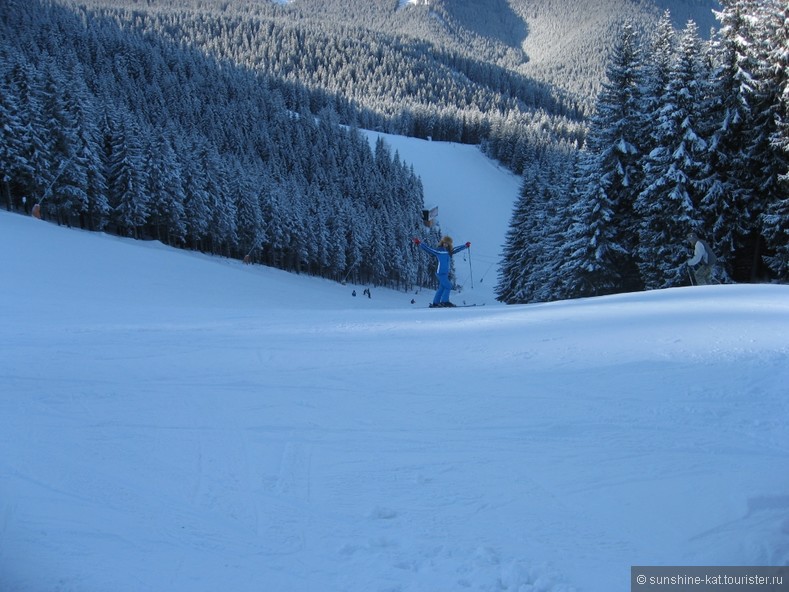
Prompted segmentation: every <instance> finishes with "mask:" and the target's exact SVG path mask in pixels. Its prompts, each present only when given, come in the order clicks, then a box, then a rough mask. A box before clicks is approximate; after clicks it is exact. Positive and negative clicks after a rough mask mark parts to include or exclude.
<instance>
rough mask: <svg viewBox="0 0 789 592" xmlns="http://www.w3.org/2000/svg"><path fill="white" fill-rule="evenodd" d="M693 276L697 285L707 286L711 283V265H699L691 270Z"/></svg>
mask: <svg viewBox="0 0 789 592" xmlns="http://www.w3.org/2000/svg"><path fill="white" fill-rule="evenodd" d="M693 278H694V280H695V282H696V285H697V286H708V285H709V284H711V283H712V265H703V264H702V265H699V266H698V267H696V268H695V269H694V270H693Z"/></svg>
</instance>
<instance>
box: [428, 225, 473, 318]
mask: <svg viewBox="0 0 789 592" xmlns="http://www.w3.org/2000/svg"><path fill="white" fill-rule="evenodd" d="M414 244H415V245H417V246H419V248H420V249H422V250H423V251H426V252H427V253H430V254H431V255H433V256H434V257H435V258H436V260H437V261H438V267H437V268H436V277H437V278H438V290H436V294H435V296H433V304H431V305H430V307H431V308H442V307H447V306H455V305H454V304H452V303H451V302H450V301H449V294H450V292H452V282H450V281H449V270H450V268H451V267H452V255H456V254H457V253H460V251H463V250H465V249H468V248H469V247H470V246H471V243H466V244H465V245H461V246H459V247H453V246H452V238H451V237H448V236H445V237H443V238H442V239H441V240H440V241H439V242H438V246H437V247H436V248H435V249H433V248H431V247H428V246H427V245H425V244H424V243H422V241H421V240H419V239H418V238H415V239H414Z"/></svg>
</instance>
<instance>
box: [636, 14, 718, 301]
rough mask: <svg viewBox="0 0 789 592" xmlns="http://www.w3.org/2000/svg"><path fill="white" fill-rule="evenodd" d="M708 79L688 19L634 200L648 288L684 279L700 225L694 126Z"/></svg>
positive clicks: (700, 149) (701, 180)
mask: <svg viewBox="0 0 789 592" xmlns="http://www.w3.org/2000/svg"><path fill="white" fill-rule="evenodd" d="M707 80H708V73H707V69H706V68H705V62H704V59H703V55H702V42H701V39H700V38H699V35H698V32H697V28H696V25H695V23H693V22H692V21H690V22H688V24H687V26H686V27H685V30H684V31H683V33H682V35H681V39H680V44H679V48H678V51H677V55H676V58H675V60H674V64H673V67H672V70H671V79H670V81H669V82H668V85H667V87H666V89H665V91H664V93H663V96H662V97H661V101H660V106H659V110H658V114H659V115H658V117H659V119H658V121H657V122H656V128H655V132H654V140H655V143H656V147H655V148H654V149H653V150H652V152H651V153H650V155H649V158H648V159H647V161H646V165H645V187H644V189H643V191H642V192H641V194H640V195H639V196H638V198H637V200H636V204H635V206H636V212H637V215H638V217H639V221H640V224H639V229H638V232H639V246H638V255H639V257H638V258H639V269H640V270H641V276H642V279H643V280H644V286H645V287H646V288H647V289H655V288H666V287H670V286H677V285H682V284H683V283H685V282H686V278H687V275H686V271H685V267H684V265H683V263H684V260H686V259H687V254H688V252H687V251H688V250H687V245H686V242H687V240H686V237H687V234H688V232H689V231H690V230H692V229H698V228H699V227H700V223H701V220H700V214H699V212H698V206H699V203H700V201H701V198H702V197H703V195H704V194H705V191H706V186H705V183H706V181H707V179H708V177H709V166H708V164H707V162H706V160H705V158H706V152H707V141H706V140H705V138H704V135H705V132H704V130H702V129H700V128H699V123H700V117H699V107H700V105H702V104H703V101H704V99H705V97H706V95H705V93H706V81H707Z"/></svg>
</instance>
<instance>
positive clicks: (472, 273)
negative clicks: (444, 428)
mask: <svg viewBox="0 0 789 592" xmlns="http://www.w3.org/2000/svg"><path fill="white" fill-rule="evenodd" d="M468 274H469V278H470V279H471V289H472V290H473V289H474V270H473V269H472V268H471V247H469V248H468Z"/></svg>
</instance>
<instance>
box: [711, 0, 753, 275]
mask: <svg viewBox="0 0 789 592" xmlns="http://www.w3.org/2000/svg"><path fill="white" fill-rule="evenodd" d="M722 4H723V10H722V11H721V12H719V13H717V14H718V18H719V20H720V22H721V27H720V30H719V31H718V34H717V35H716V38H715V43H714V49H715V56H714V57H715V59H716V64H717V65H716V67H715V69H714V71H713V75H712V80H711V88H710V92H709V95H708V99H707V110H708V113H709V120H710V126H711V137H710V143H709V155H708V159H709V162H710V168H711V173H712V177H711V179H710V184H709V188H708V189H707V192H706V194H705V195H704V196H703V198H702V200H701V202H700V210H701V215H702V219H703V232H704V234H705V237H706V239H707V240H708V242H709V243H710V244H711V245H712V247H713V249H714V250H715V252H716V254H717V255H718V260H719V262H720V264H721V268H723V269H724V271H725V273H726V274H727V275H729V276H730V275H732V274H733V272H734V257H735V253H736V250H737V247H738V245H739V244H740V243H741V241H742V239H743V237H746V236H748V235H749V234H750V233H751V230H752V228H753V224H754V213H753V208H754V195H753V191H752V186H753V181H752V172H751V167H750V164H749V157H748V154H747V147H748V145H749V143H750V142H751V139H750V132H751V129H752V122H753V113H752V111H751V107H750V96H751V94H752V92H753V84H754V83H753V72H752V70H753V59H752V58H751V52H752V50H751V45H752V43H753V37H752V33H751V30H750V25H749V24H748V18H747V15H746V14H744V13H743V12H742V6H741V4H742V3H741V2H739V1H736V0H724V1H723V2H722Z"/></svg>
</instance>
